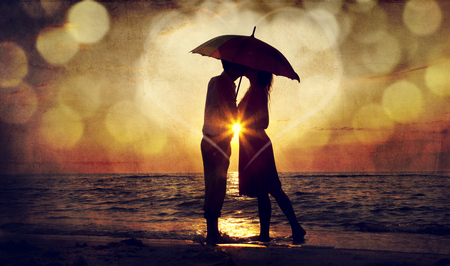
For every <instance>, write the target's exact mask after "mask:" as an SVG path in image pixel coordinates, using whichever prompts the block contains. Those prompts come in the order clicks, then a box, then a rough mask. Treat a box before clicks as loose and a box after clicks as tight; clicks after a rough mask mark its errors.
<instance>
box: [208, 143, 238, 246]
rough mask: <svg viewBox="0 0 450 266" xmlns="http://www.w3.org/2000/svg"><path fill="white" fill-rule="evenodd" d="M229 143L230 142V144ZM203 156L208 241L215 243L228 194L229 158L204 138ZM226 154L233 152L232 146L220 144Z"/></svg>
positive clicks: (218, 239) (218, 238)
mask: <svg viewBox="0 0 450 266" xmlns="http://www.w3.org/2000/svg"><path fill="white" fill-rule="evenodd" d="M228 145H229V144H228ZM201 146H202V157H203V169H204V177H205V204H204V207H203V210H204V211H205V218H206V225H207V237H206V238H207V241H208V242H210V243H212V244H214V243H217V242H219V241H220V232H219V226H218V218H219V217H220V212H221V210H222V206H223V202H224V199H225V194H226V185H227V172H228V166H229V158H226V157H225V156H224V155H223V153H222V152H219V151H218V150H217V147H214V146H213V145H211V144H210V143H209V142H208V141H206V140H205V139H204V140H202V145H201ZM219 147H220V148H221V149H223V151H224V152H225V153H226V154H230V153H231V147H227V146H226V145H225V147H224V145H220V146H219Z"/></svg>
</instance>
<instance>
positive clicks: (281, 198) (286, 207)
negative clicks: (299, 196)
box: [271, 189, 306, 242]
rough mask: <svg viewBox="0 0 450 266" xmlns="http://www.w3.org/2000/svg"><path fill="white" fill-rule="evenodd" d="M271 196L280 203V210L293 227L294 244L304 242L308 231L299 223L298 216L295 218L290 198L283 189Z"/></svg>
mask: <svg viewBox="0 0 450 266" xmlns="http://www.w3.org/2000/svg"><path fill="white" fill-rule="evenodd" d="M271 195H272V196H273V197H274V198H275V200H276V201H277V203H278V206H280V209H281V210H282V211H283V213H284V215H286V218H287V219H288V220H289V224H290V225H291V229H292V238H293V239H294V242H300V241H303V240H304V239H303V237H304V236H305V234H306V231H305V229H303V228H302V227H301V226H300V224H299V223H298V220H297V216H295V212H294V208H293V207H292V203H291V201H290V200H289V197H288V196H287V195H286V193H284V191H283V190H281V189H280V190H279V191H276V192H273V193H271Z"/></svg>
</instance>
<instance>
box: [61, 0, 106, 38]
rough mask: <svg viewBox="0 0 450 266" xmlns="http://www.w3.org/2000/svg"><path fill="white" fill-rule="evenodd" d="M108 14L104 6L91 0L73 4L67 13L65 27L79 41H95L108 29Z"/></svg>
mask: <svg viewBox="0 0 450 266" xmlns="http://www.w3.org/2000/svg"><path fill="white" fill-rule="evenodd" d="M109 23H110V21H109V14H108V11H107V10H106V8H105V7H104V6H103V5H101V4H100V3H97V2H95V1H93V0H84V1H81V2H78V3H76V4H75V5H73V6H72V7H71V8H70V9H69V12H68V15H67V23H66V28H67V30H68V31H69V33H70V34H71V35H72V36H73V37H74V38H75V40H77V41H78V42H80V43H88V44H89V43H96V42H98V41H100V40H101V39H102V38H103V37H104V36H105V34H106V33H107V32H108V31H109V27H110V25H109Z"/></svg>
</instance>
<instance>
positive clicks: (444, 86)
mask: <svg viewBox="0 0 450 266" xmlns="http://www.w3.org/2000/svg"><path fill="white" fill-rule="evenodd" d="M449 69H450V60H446V61H444V62H442V63H439V64H436V65H431V66H430V67H428V68H427V70H426V72H425V83H426V85H427V87H428V89H430V90H431V91H432V92H433V93H434V94H436V95H438V96H441V97H447V96H450V75H449Z"/></svg>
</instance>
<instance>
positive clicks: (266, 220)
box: [258, 194, 272, 242]
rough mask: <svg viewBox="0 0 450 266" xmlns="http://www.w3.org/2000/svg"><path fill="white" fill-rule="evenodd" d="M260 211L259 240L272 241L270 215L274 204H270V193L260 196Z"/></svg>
mask: <svg viewBox="0 0 450 266" xmlns="http://www.w3.org/2000/svg"><path fill="white" fill-rule="evenodd" d="M258 212H259V226H260V227H259V230H260V232H259V238H258V240H259V241H263V242H267V241H270V234H269V230H270V216H271V213H272V206H271V204H270V198H269V195H268V194H266V195H264V196H258Z"/></svg>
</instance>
